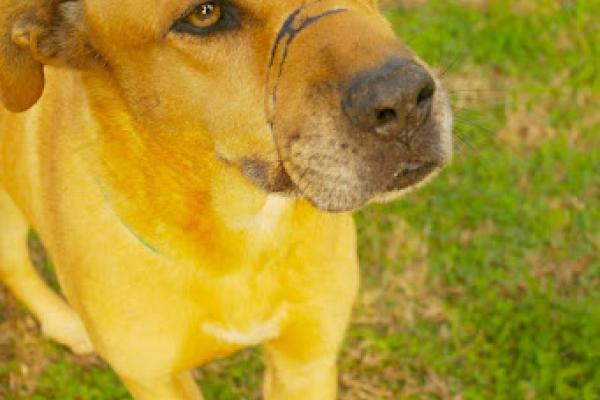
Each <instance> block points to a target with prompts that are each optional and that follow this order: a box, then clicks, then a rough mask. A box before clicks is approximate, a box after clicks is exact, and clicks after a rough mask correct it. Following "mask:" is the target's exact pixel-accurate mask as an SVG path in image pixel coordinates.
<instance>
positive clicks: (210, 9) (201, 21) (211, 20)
mask: <svg viewBox="0 0 600 400" xmlns="http://www.w3.org/2000/svg"><path fill="white" fill-rule="evenodd" d="M220 19H221V6H220V5H218V4H217V3H216V2H214V1H207V2H206V3H202V4H200V5H199V6H198V7H196V8H195V9H194V11H192V13H191V14H190V15H188V17H187V18H186V21H187V22H188V23H189V24H191V25H193V26H195V27H196V28H200V29H206V28H209V27H211V26H213V25H214V24H216V23H218V22H219V20H220Z"/></svg>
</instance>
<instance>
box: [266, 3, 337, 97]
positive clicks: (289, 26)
mask: <svg viewBox="0 0 600 400" xmlns="http://www.w3.org/2000/svg"><path fill="white" fill-rule="evenodd" d="M319 2H320V1H317V2H315V3H319ZM315 3H311V4H304V5H303V6H301V7H299V8H297V9H296V10H295V11H294V12H293V13H291V14H290V15H289V16H288V17H287V19H286V20H285V22H284V23H283V25H282V27H281V29H280V31H279V33H278V34H277V38H276V39H275V43H274V44H273V48H272V50H271V59H270V61H269V69H268V74H267V90H268V91H269V92H268V94H267V101H269V97H270V101H271V107H272V108H274V107H275V104H276V103H277V88H278V86H279V78H281V75H282V73H283V67H284V65H285V62H286V59H287V56H288V51H289V48H290V46H291V44H292V42H293V41H294V39H295V38H296V37H297V36H298V34H299V33H301V32H302V31H303V30H305V29H306V28H308V27H309V26H311V25H313V24H315V23H316V22H318V21H320V20H321V19H323V18H324V17H327V16H329V15H333V14H338V13H341V12H345V11H347V9H345V8H334V9H331V10H327V11H325V12H323V13H321V14H318V15H313V16H309V17H304V16H302V11H304V10H305V9H306V7H307V6H309V5H312V4H315ZM302 18H305V19H304V20H302ZM298 23H299V25H298V26H297V27H295V26H294V25H296V24H298ZM282 45H283V46H284V48H283V54H282V56H281V60H280V61H279V63H278V64H277V65H275V60H276V57H277V50H278V49H279V48H280V47H281V46H282ZM275 67H276V68H277V71H276V73H277V74H276V77H274V76H273V72H274V71H273V68H275ZM272 79H275V82H271V80H272ZM271 84H273V86H271Z"/></svg>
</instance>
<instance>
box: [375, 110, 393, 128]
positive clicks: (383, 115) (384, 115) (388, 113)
mask: <svg viewBox="0 0 600 400" xmlns="http://www.w3.org/2000/svg"><path fill="white" fill-rule="evenodd" d="M376 113H377V114H376V117H377V122H378V123H379V125H385V124H388V123H390V122H392V121H394V120H396V118H397V115H396V110H394V109H393V108H383V109H380V110H377V112H376Z"/></svg>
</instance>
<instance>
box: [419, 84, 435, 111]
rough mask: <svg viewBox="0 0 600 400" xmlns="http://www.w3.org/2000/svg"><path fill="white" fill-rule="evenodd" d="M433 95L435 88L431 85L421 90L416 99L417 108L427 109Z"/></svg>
mask: <svg viewBox="0 0 600 400" xmlns="http://www.w3.org/2000/svg"><path fill="white" fill-rule="evenodd" d="M434 93H435V86H434V85H433V84H428V85H426V86H425V87H424V88H423V89H421V91H420V92H419V96H418V97H417V105H418V106H419V108H427V107H428V106H429V105H430V104H431V99H432V98H433V94H434Z"/></svg>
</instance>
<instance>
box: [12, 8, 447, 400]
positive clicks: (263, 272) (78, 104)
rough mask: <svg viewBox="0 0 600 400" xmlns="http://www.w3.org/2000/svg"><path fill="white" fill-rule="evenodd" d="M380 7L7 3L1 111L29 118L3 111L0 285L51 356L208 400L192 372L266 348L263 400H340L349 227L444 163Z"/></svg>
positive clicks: (442, 138) (428, 92)
mask: <svg viewBox="0 0 600 400" xmlns="http://www.w3.org/2000/svg"><path fill="white" fill-rule="evenodd" d="M374 3H375V1H374V0H336V1H330V0H312V1H300V0H216V1H202V0H154V1H141V0H131V1H119V0H0V29H1V30H2V35H1V36H0V96H1V99H2V102H3V104H4V105H5V106H6V108H7V109H9V110H11V111H13V112H20V111H24V110H28V111H27V112H24V113H21V114H14V113H9V112H6V111H0V187H1V188H0V274H1V276H2V279H3V281H4V282H5V283H6V284H7V285H8V286H9V287H10V288H11V289H12V291H13V292H14V293H15V295H16V296H17V297H18V298H20V299H21V300H22V301H23V302H24V303H25V304H26V305H27V306H28V307H29V308H30V309H31V311H32V312H33V313H34V314H35V316H36V317H37V318H39V320H40V322H41V325H42V327H43V330H44V332H45V333H46V334H47V335H48V336H49V337H51V338H53V339H56V340H57V341H59V342H61V343H64V344H65V345H67V346H69V347H70V348H71V349H73V350H74V351H76V352H80V353H85V352H91V351H96V352H97V353H98V354H99V355H100V356H101V357H102V358H103V359H105V360H106V361H107V362H108V363H109V364H110V365H111V366H112V367H113V368H114V370H115V371H116V372H117V373H118V374H119V376H120V377H121V378H122V379H123V381H124V382H125V384H126V385H127V387H128V388H129V390H130V391H131V393H132V394H133V396H134V397H135V398H136V399H153V400H155V399H199V398H201V395H200V393H199V390H198V388H197V387H196V386H195V384H194V382H193V380H192V378H191V376H190V374H189V373H188V371H189V370H190V369H191V368H194V367H196V366H198V365H200V364H202V363H205V362H207V361H209V360H212V359H215V358H217V357H224V356H227V355H229V354H232V353H233V352H235V351H237V350H239V349H242V348H244V347H247V346H253V345H257V344H263V345H264V350H265V354H266V364H267V373H266V379H265V388H264V391H265V398H266V399H268V400H275V399H281V400H295V399H301V400H309V399H313V400H327V399H334V398H335V396H336V386H337V385H336V356H337V353H338V350H339V347H340V343H341V341H342V338H343V336H344V331H345V329H346V327H347V324H348V320H349V315H350V310H351V307H352V304H353V301H354V299H355V296H356V292H357V287H358V271H357V258H356V243H355V228H354V225H353V221H352V217H351V214H350V213H349V212H350V211H352V210H355V209H357V208H359V207H361V206H363V205H364V204H366V203H368V202H370V201H377V200H387V199H391V198H394V197H397V195H398V194H400V193H401V192H403V191H405V190H407V189H408V188H411V187H414V186H415V185H416V184H418V183H420V182H423V181H424V180H425V178H427V177H429V176H430V175H431V174H432V173H433V172H435V171H437V170H438V169H439V168H440V167H441V166H443V165H444V164H445V163H447V162H448V160H449V158H450V152H451V151H450V148H451V113H450V110H449V106H448V102H447V99H446V97H445V94H444V92H443V90H442V88H441V87H440V85H439V83H438V82H437V81H436V80H435V79H434V78H432V75H431V73H430V72H428V69H427V67H425V66H424V65H423V63H422V62H420V61H419V60H418V59H417V58H416V56H414V54H413V53H412V52H411V51H409V50H408V49H407V48H406V47H405V46H404V45H403V44H402V43H400V42H399V41H398V40H397V39H396V38H395V36H394V33H393V32H392V30H391V28H390V26H389V25H388V23H387V22H386V20H385V19H384V18H383V17H382V16H381V15H380V14H379V13H378V12H377V10H376V8H377V5H376V4H374ZM44 86H45V89H44ZM42 92H43V96H42ZM30 227H33V228H34V229H35V230H37V231H38V232H39V234H40V236H41V238H42V239H43V242H44V244H45V246H46V248H47V250H48V252H49V254H50V255H51V257H52V259H53V260H54V262H55V264H56V269H57V274H58V277H59V280H60V283H61V286H62V288H63V291H64V294H65V296H66V298H67V299H68V302H69V306H67V304H66V303H65V302H63V301H62V300H61V299H59V297H57V296H56V295H55V294H53V293H52V292H51V291H50V290H49V289H48V288H47V287H46V286H45V284H44V283H43V282H42V281H41V279H40V278H39V277H38V276H37V275H36V274H35V272H34V270H33V268H32V267H31V264H30V262H29V259H28V254H27V249H26V236H27V232H28V230H29V229H30Z"/></svg>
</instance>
